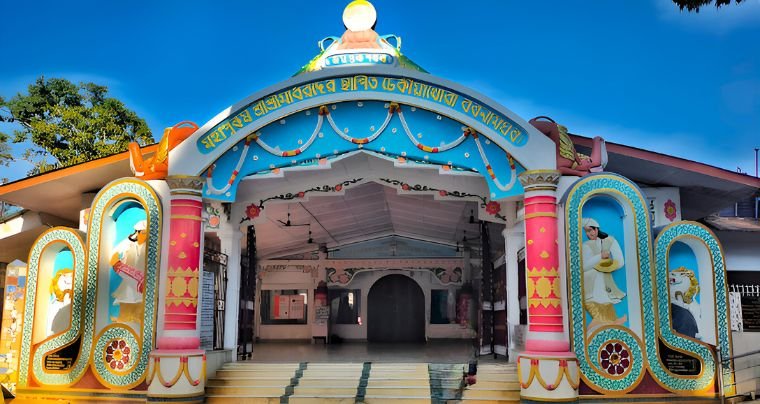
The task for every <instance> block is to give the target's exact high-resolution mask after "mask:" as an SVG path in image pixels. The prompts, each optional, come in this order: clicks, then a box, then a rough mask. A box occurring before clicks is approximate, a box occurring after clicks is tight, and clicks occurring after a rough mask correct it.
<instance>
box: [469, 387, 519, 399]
mask: <svg viewBox="0 0 760 404" xmlns="http://www.w3.org/2000/svg"><path fill="white" fill-rule="evenodd" d="M462 398H463V399H486V400H520V390H519V389H518V390H489V389H478V388H474V387H473V386H470V387H468V388H466V389H465V391H464V394H463V395H462Z"/></svg>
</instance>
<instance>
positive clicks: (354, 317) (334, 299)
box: [327, 289, 361, 324]
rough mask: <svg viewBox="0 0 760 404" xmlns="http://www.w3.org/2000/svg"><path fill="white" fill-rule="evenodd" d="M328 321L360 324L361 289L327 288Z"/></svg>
mask: <svg viewBox="0 0 760 404" xmlns="http://www.w3.org/2000/svg"><path fill="white" fill-rule="evenodd" d="M327 296H328V299H329V300H330V323H332V324H361V305H360V300H361V290H359V289H329V290H328V292H327Z"/></svg>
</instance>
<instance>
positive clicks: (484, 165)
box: [204, 101, 525, 201]
mask: <svg viewBox="0 0 760 404" xmlns="http://www.w3.org/2000/svg"><path fill="white" fill-rule="evenodd" d="M357 150H366V151H369V152H374V153H377V154H380V155H385V156H388V157H390V158H402V159H406V160H409V161H412V162H416V163H422V164H436V165H443V166H451V167H452V168H455V169H463V170H471V171H475V172H478V173H480V174H482V175H483V177H484V178H485V179H486V182H487V184H488V187H489V190H490V194H491V195H490V197H491V199H502V198H506V197H509V196H513V195H519V194H522V193H523V189H522V186H521V185H520V183H519V182H518V181H517V175H518V174H519V173H521V172H523V171H525V169H524V167H522V166H521V165H520V164H519V163H518V162H517V161H515V160H514V159H513V158H512V157H511V156H510V155H509V154H508V153H507V152H506V151H504V149H502V148H501V147H500V146H497V145H496V144H494V143H493V142H492V141H490V140H489V139H487V138H486V137H484V136H481V135H479V134H478V133H476V132H475V131H474V130H472V129H470V128H468V127H465V126H463V125H462V124H461V123H460V122H457V121H455V120H453V119H451V118H448V117H446V116H443V115H441V114H438V113H435V112H432V111H428V110H425V109H422V108H419V107H414V106H409V105H399V104H392V103H389V102H382V101H348V102H341V103H334V104H328V105H325V106H320V107H315V108H310V109H306V110H303V111H299V112H297V113H294V114H291V115H289V116H287V117H285V118H283V119H280V120H279V121H276V122H273V123H271V124H269V125H267V126H265V127H264V128H262V129H261V130H259V131H257V132H255V133H253V134H251V135H249V136H248V137H247V138H246V139H245V140H243V141H241V142H239V143H237V144H236V145H235V146H234V147H231V148H230V149H228V150H227V152H225V153H224V154H223V155H222V156H221V157H220V158H219V159H217V160H216V162H215V164H214V165H212V166H211V167H210V168H209V169H207V170H206V172H205V173H204V175H205V176H206V177H207V181H206V186H205V188H204V197H206V198H213V199H218V200H222V201H234V200H235V194H236V188H237V186H238V184H239V182H240V180H241V179H242V178H243V177H245V176H249V175H255V174H259V173H267V172H271V171H272V170H276V169H280V168H284V167H293V166H309V165H318V164H320V160H322V161H321V162H322V163H324V162H325V161H329V160H331V159H335V158H337V157H339V156H341V155H344V154H346V153H350V152H354V151H357Z"/></svg>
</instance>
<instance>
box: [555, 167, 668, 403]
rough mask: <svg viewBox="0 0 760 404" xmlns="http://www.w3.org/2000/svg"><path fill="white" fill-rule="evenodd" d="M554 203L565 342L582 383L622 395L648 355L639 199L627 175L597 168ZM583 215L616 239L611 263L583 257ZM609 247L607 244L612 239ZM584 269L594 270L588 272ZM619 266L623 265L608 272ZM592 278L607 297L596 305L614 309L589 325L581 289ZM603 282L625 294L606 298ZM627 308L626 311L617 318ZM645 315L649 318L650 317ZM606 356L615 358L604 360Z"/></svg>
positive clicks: (645, 249)
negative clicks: (559, 220)
mask: <svg viewBox="0 0 760 404" xmlns="http://www.w3.org/2000/svg"><path fill="white" fill-rule="evenodd" d="M560 205H561V206H562V209H563V210H564V219H565V250H566V258H567V261H566V271H565V273H566V281H567V285H568V295H569V296H568V317H569V319H570V326H569V333H570V341H571V347H572V350H573V351H574V352H575V354H576V355H577V357H578V364H579V367H580V370H581V377H582V379H583V381H584V383H585V384H586V385H587V386H589V387H590V388H591V389H593V390H594V391H597V392H599V393H601V394H604V395H608V396H622V395H625V394H627V393H629V392H630V391H632V390H634V389H635V388H636V387H637V386H638V385H639V383H640V382H641V381H642V379H643V378H644V374H645V373H646V370H647V358H646V356H647V355H648V352H647V350H646V345H645V342H646V341H647V337H648V333H650V331H651V330H652V329H653V327H651V326H645V324H647V316H646V312H645V310H644V307H645V306H644V305H643V302H644V301H646V300H647V299H645V298H644V289H645V286H644V281H645V280H647V279H649V278H648V277H649V276H651V275H649V270H650V268H651V266H650V262H651V261H650V260H651V255H650V250H651V244H650V243H649V241H648V240H649V238H648V237H649V234H650V228H649V216H648V213H647V209H646V203H645V199H644V197H643V195H642V193H641V191H640V190H639V189H638V187H636V185H635V184H634V183H632V182H631V181H630V180H628V179H627V178H625V177H622V176H620V175H616V174H608V173H600V174H592V175H589V176H586V177H583V178H581V179H579V180H578V181H576V182H575V183H574V184H573V185H572V186H571V187H570V188H569V189H568V191H567V192H566V193H565V195H564V196H563V198H562V199H561V202H560ZM584 219H594V220H596V221H597V223H596V224H598V225H599V227H600V228H601V229H602V231H604V232H606V233H608V234H610V235H611V236H610V237H613V238H615V240H616V242H617V245H618V249H619V251H618V255H621V253H622V255H623V258H622V259H617V260H618V262H617V263H613V262H608V264H610V265H607V267H606V268H604V267H603V266H599V265H598V263H596V262H595V263H593V264H594V265H593V266H591V267H590V266H589V265H586V264H584V261H588V260H589V254H588V252H586V254H585V255H584V249H586V248H588V247H590V246H589V245H588V244H585V245H584V243H587V242H588V240H589V234H588V233H587V232H586V230H585V229H584V222H586V223H585V224H586V225H589V223H588V221H585V220H584ZM592 224H593V223H592ZM605 226H607V229H605ZM601 247H602V246H601V245H600V246H599V247H598V249H599V250H601ZM609 249H610V250H612V248H611V246H610V247H609ZM614 255H615V254H614V253H612V256H611V257H609V259H610V260H611V261H615V260H616V258H615V257H614ZM598 261H599V260H598ZM613 264H614V265H613ZM594 267H598V268H594ZM616 267H617V269H615V268H616ZM586 271H594V272H591V276H588V275H587V274H586V273H585V272H586ZM619 271H624V272H623V273H621V274H619V275H618V274H615V273H614V272H619ZM616 275H617V276H616ZM590 278H593V279H590ZM605 278H607V282H605ZM592 280H593V281H594V282H600V284H601V286H602V287H601V294H602V295H603V296H606V297H607V301H604V298H602V299H599V300H600V301H602V303H606V304H607V307H606V308H602V310H610V306H611V307H612V308H613V309H614V314H612V315H611V316H609V317H614V318H611V319H608V321H602V322H601V323H600V324H593V325H592V324H591V322H590V321H589V320H590V319H589V310H588V308H589V305H588V304H587V303H588V302H589V299H588V298H589V297H590V295H592V294H591V293H587V292H586V290H585V289H586V287H587V283H590V282H591V281H592ZM610 281H612V282H614V283H615V285H617V289H619V290H620V292H623V293H624V294H625V296H624V297H623V296H620V295H619V294H618V295H619V299H616V300H617V301H610V300H611V299H610V297H609V293H610V292H613V290H612V289H613V288H608V286H610ZM607 289H610V292H607ZM650 292H651V290H650ZM610 312H611V311H610ZM626 313H627V318H624V319H622V318H621V317H622V316H623V315H625V314H626ZM620 320H625V321H620ZM649 321H651V322H652V323H654V319H650V320H649ZM613 356H614V358H615V360H610V359H611V358H613Z"/></svg>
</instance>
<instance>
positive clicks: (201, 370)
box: [146, 176, 206, 403]
mask: <svg viewBox="0 0 760 404" xmlns="http://www.w3.org/2000/svg"><path fill="white" fill-rule="evenodd" d="M166 183H167V184H168V185H169V190H170V195H171V201H170V204H171V209H170V218H169V220H170V222H169V234H168V235H166V236H165V237H166V239H164V241H163V242H162V245H163V249H162V251H161V254H166V255H167V258H166V262H167V266H168V268H165V269H164V268H162V271H161V272H162V273H165V274H166V278H164V279H162V280H161V281H162V283H163V284H164V285H165V287H164V288H163V290H165V294H164V296H163V298H162V299H160V300H159V301H160V303H162V304H163V305H164V316H163V318H162V319H159V321H161V322H162V323H163V332H162V334H161V335H160V336H159V337H158V339H157V343H156V347H157V349H156V350H154V351H152V352H151V353H150V360H149V362H148V375H149V376H148V378H146V382H147V384H148V401H163V400H167V399H181V400H182V401H183V402H199V403H200V402H203V394H204V389H205V379H206V352H205V351H203V350H200V349H199V347H200V331H199V329H198V293H199V291H200V285H199V284H200V265H201V257H202V254H201V249H202V246H203V244H202V239H201V237H202V236H203V227H202V222H201V220H202V217H201V213H202V211H203V200H202V198H201V189H202V187H203V180H202V179H201V178H200V177H189V176H170V177H167V178H166ZM181 373H184V374H185V376H186V377H178V378H173V375H179V374H181ZM167 380H168V381H167Z"/></svg>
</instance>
